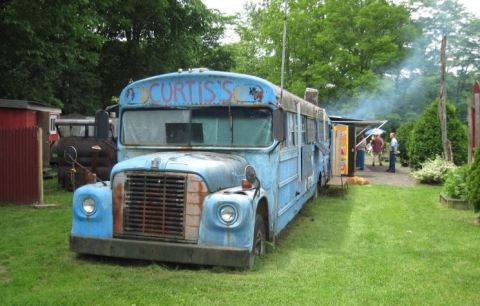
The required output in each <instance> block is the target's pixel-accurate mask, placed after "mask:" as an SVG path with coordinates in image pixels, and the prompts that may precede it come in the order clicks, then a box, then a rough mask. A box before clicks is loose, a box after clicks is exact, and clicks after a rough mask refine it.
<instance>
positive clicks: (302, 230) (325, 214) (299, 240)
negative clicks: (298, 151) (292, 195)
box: [276, 189, 354, 253]
mask: <svg viewBox="0 0 480 306" xmlns="http://www.w3.org/2000/svg"><path fill="white" fill-rule="evenodd" d="M353 197H354V194H353V191H351V190H350V191H349V192H348V193H347V194H346V195H344V194H343V192H342V191H341V190H339V189H327V190H325V191H323V192H322V195H321V196H320V197H318V198H317V199H312V200H310V201H309V202H308V203H307V204H306V205H305V207H304V208H303V209H302V210H301V211H300V213H299V214H298V216H297V217H296V218H295V219H294V220H292V221H291V222H290V223H289V224H288V225H287V228H286V229H284V230H283V231H282V232H281V233H280V235H279V237H278V238H277V241H276V249H277V250H282V251H285V252H289V250H292V251H293V250H307V251H316V252H325V253H338V252H339V250H341V248H342V245H343V242H344V240H345V236H346V232H347V231H348V229H349V222H350V216H351V213H352V209H353Z"/></svg>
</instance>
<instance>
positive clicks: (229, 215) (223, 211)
mask: <svg viewBox="0 0 480 306" xmlns="http://www.w3.org/2000/svg"><path fill="white" fill-rule="evenodd" d="M220 218H221V219H222V221H223V222H225V223H227V224H230V223H233V222H234V221H235V219H236V218H237V211H236V210H235V208H233V207H232V206H230V205H225V206H222V208H220Z"/></svg>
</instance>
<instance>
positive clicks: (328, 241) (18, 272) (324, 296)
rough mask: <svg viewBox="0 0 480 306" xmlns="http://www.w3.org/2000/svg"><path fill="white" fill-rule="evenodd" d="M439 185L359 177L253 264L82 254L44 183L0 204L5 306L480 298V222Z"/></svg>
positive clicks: (59, 198)
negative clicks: (23, 202) (30, 197)
mask: <svg viewBox="0 0 480 306" xmlns="http://www.w3.org/2000/svg"><path fill="white" fill-rule="evenodd" d="M439 192H440V189H439V188H438V187H432V186H417V187H415V188H400V187H391V186H353V187H351V188H350V189H349V194H348V195H347V196H346V197H345V198H341V197H320V198H319V199H318V200H317V201H315V202H311V203H309V205H308V206H307V207H306V208H305V209H304V210H303V211H302V212H301V214H300V215H299V216H298V217H297V218H296V219H295V220H294V221H293V222H292V223H291V224H290V225H289V226H288V228H287V230H286V231H284V232H283V233H282V235H281V236H280V238H279V240H278V242H277V246H276V249H275V250H270V252H269V254H268V255H267V256H265V257H264V258H263V259H262V260H261V261H260V262H259V264H258V266H257V267H256V268H255V269H254V270H253V271H239V270H230V269H223V268H218V267H217V268H207V267H195V266H177V265H164V264H161V263H153V262H146V261H132V260H121V259H109V258H103V257H92V256H77V255H76V254H73V253H71V252H70V251H69V250H68V233H69V231H70V225H71V221H70V219H71V218H70V214H71V211H70V206H69V205H70V199H71V194H69V193H65V192H62V191H60V190H57V187H56V185H55V183H54V182H52V181H50V182H47V184H46V192H45V193H46V196H45V198H46V203H57V204H60V207H59V208H54V209H43V210H35V209H33V208H30V207H25V206H12V205H3V206H0V299H1V300H0V304H5V305H10V304H16V305H27V304H30V305H41V304H58V305H70V304H80V305H92V304H110V305H117V304H119V305H133V304H135V305H149V304H170V305H176V304H206V305H211V304H218V305H230V304H256V305H264V304H309V305H314V304H407V305H411V304H416V305H423V304H431V305H478V304H479V303H480V290H479V284H480V243H479V240H478V237H479V236H480V227H479V226H476V225H474V224H473V217H474V215H473V213H472V212H469V211H458V210H452V209H447V208H443V207H441V206H440V205H439V204H438V194H439Z"/></svg>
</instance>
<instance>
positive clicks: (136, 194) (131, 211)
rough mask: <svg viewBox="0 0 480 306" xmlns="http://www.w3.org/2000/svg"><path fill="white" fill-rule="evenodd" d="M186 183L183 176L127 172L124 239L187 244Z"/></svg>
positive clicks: (185, 178) (184, 175)
mask: <svg viewBox="0 0 480 306" xmlns="http://www.w3.org/2000/svg"><path fill="white" fill-rule="evenodd" d="M186 180H187V175H186V174H181V173H165V172H147V171H129V172H127V173H126V181H125V189H124V192H125V193H124V207H123V208H124V209H123V235H122V236H128V237H132V236H133V237H139V238H143V239H158V240H165V241H182V240H184V238H185V233H184V221H185V197H186Z"/></svg>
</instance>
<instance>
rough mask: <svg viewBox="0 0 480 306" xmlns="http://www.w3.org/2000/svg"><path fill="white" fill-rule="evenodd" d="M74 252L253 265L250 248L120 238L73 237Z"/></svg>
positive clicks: (186, 261) (208, 263) (220, 264)
mask: <svg viewBox="0 0 480 306" xmlns="http://www.w3.org/2000/svg"><path fill="white" fill-rule="evenodd" d="M70 250H71V251H73V252H76V253H80V254H91V255H101V256H111V257H121V258H133V259H144V260H158V261H165V262H176V263H186V264H200V265H214V266H227V267H248V266H249V263H250V252H249V250H247V249H240V248H224V247H212V246H199V245H193V244H179V243H169V242H158V241H144V240H130V239H119V238H111V239H100V238H91V237H79V236H72V235H71V236H70Z"/></svg>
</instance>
